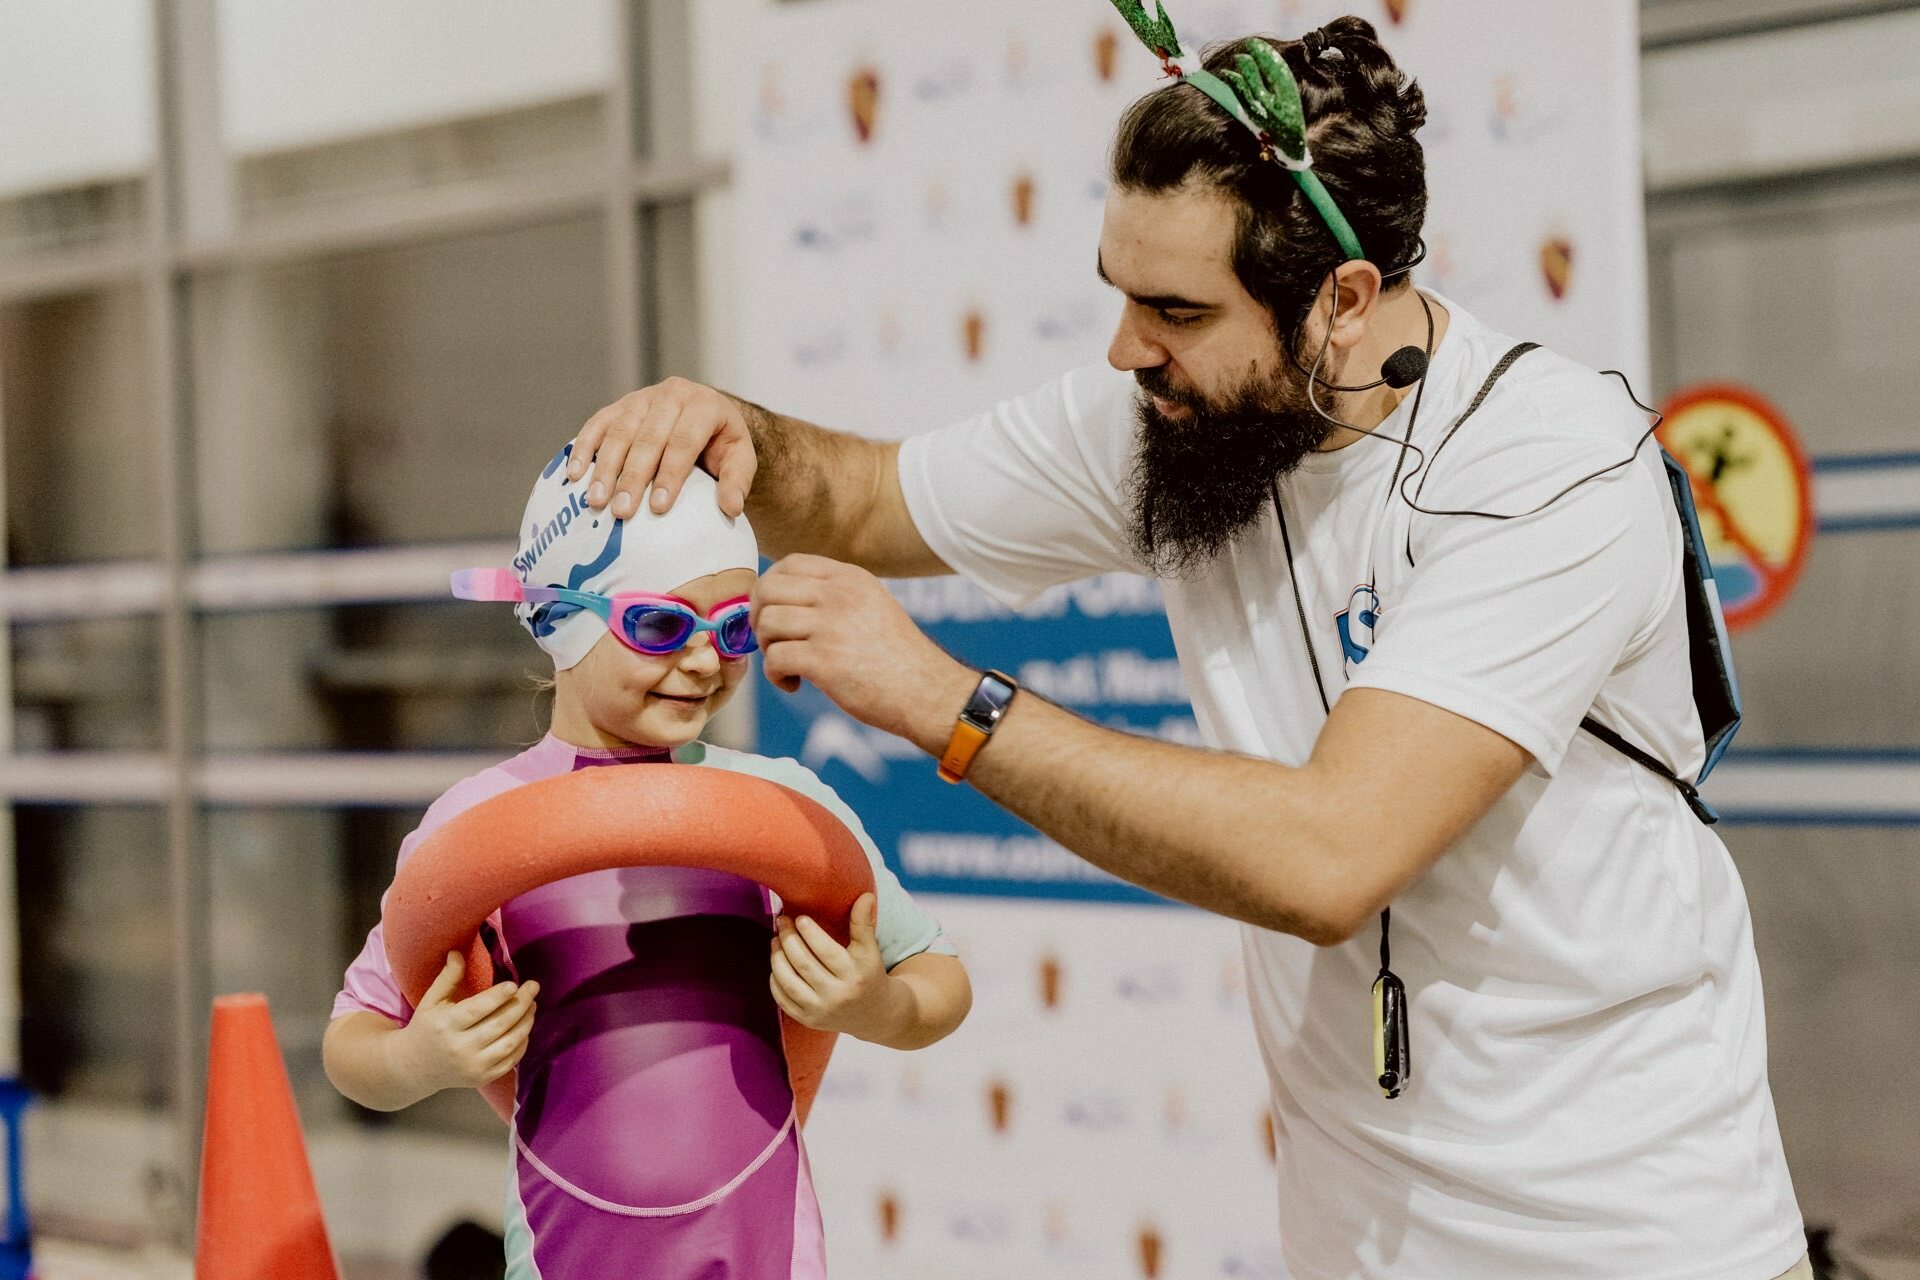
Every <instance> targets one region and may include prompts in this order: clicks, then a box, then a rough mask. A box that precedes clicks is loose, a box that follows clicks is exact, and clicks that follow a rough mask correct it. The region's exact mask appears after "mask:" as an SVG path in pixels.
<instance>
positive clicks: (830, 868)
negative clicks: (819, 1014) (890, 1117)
mask: <svg viewBox="0 0 1920 1280" xmlns="http://www.w3.org/2000/svg"><path fill="white" fill-rule="evenodd" d="M645 866H675V867H700V868H705V869H708V870H713V871H726V872H731V873H732V874H734V875H738V876H743V877H745V878H746V879H748V880H753V881H755V882H757V883H759V884H763V885H765V886H766V887H767V888H769V889H771V890H773V892H774V893H776V894H778V895H779V897H780V901H781V903H782V909H783V910H784V911H785V912H786V913H787V914H788V915H789V916H801V915H806V916H811V917H813V919H814V920H815V921H816V922H818V923H819V924H820V925H821V926H822V927H823V928H825V929H826V930H827V931H828V932H829V933H831V934H832V935H833V936H834V937H835V939H837V940H838V941H840V942H842V943H844V942H845V941H846V940H847V936H848V935H847V916H848V914H849V913H850V912H851V911H852V909H853V904H854V901H855V900H856V899H858V898H859V896H860V895H861V894H863V893H869V892H871V891H872V890H873V868H872V866H871V865H870V864H869V863H868V862H867V856H866V853H865V852H864V851H863V850H862V849H861V847H860V842H859V841H858V840H856V839H855V838H854V836H853V833H852V832H851V831H849V830H847V828H846V827H845V826H844V825H843V824H842V823H841V822H840V820H839V819H838V818H835V817H834V816H833V815H832V814H831V813H829V812H827V810H826V809H824V808H822V807H821V806H820V805H818V804H816V803H815V802H814V801H812V800H809V799H807V798H806V797H805V796H803V795H801V794H800V793H798V792H796V791H792V790H789V789H788V788H786V787H783V786H781V785H779V784H778V783H775V782H769V781H767V780H766V779H765V778H757V777H753V776H751V775H748V774H742V773H729V772H726V771H724V770H721V769H706V768H699V767H696V766H692V765H636V766H629V767H626V768H619V769H582V770H580V771H579V772H577V773H569V774H563V775H561V776H559V777H556V778H546V779H542V780H541V781H538V782H529V783H527V784H526V785H524V786H520V787H515V788H514V789H513V790H511V791H508V792H505V793H503V794H501V795H498V796H495V797H494V798H493V799H491V800H488V801H485V802H484V803H481V804H478V805H475V806H474V807H473V808H471V809H468V810H467V811H466V812H464V813H462V814H460V815H458V816H457V817H455V818H453V819H452V820H450V821H449V822H447V824H446V825H445V826H443V827H441V828H440V829H439V830H437V831H435V832H434V833H433V834H432V835H430V836H428V837H427V838H426V839H425V840H423V841H422V842H421V843H420V847H419V848H418V849H416V850H415V851H414V854H413V856H412V857H411V858H409V859H408V860H407V862H406V865H405V866H403V867H401V868H400V872H399V874H398V875H397V876H395V878H394V882H393V887H392V888H391V889H389V890H388V891H387V901H386V907H385V910H384V913H383V915H382V926H383V931H384V933H385V936H386V944H387V958H388V962H389V963H390V964H391V965H392V966H393V972H394V976H395V977H397V978H398V979H399V980H400V987H401V990H402V991H404V992H405V993H406V996H407V1000H408V1001H409V1003H412V1004H414V1005H418V1004H419V1002H420V998H421V997H422V996H424V995H425V994H426V991H427V988H428V987H429V986H431V985H432V984H433V979H434V977H435V976H436V975H438V974H439V972H440V970H441V968H442V967H443V966H444V965H445V964H446V961H447V953H448V952H449V951H460V952H464V953H465V955H466V959H467V970H466V978H465V980H464V982H463V983H462V985H461V989H460V991H459V998H465V997H467V996H470V995H474V994H476V993H478V992H480V991H484V990H485V989H486V988H487V987H489V986H491V985H492V984H493V981H494V977H493V959H492V957H491V956H490V955H488V953H487V949H486V946H485V945H484V944H483V943H482V942H481V940H480V933H479V930H480V925H481V924H482V923H483V922H484V921H485V920H486V918H487V917H488V916H489V915H491V914H492V913H493V911H494V910H495V908H497V907H499V906H500V905H501V904H502V903H504V902H506V901H508V900H509V899H511V898H515V897H518V896H519V895H520V894H523V893H525V892H527V891H528V890H530V889H535V888H538V887H539V886H541V885H544V884H551V883H552V882H553V881H555V880H563V879H565V878H566V877H568V876H576V875H582V874H584V873H586V872H589V871H602V870H606V869H608V868H612V867H645ZM780 1032H781V1040H782V1042H783V1044H784V1045H785V1047H786V1054H787V1074H788V1077H789V1079H790V1080H791V1081H792V1083H793V1097H794V1104H795V1107H796V1109H797V1110H798V1112H799V1115H800V1118H801V1119H802V1120H803V1121H804V1120H805V1119H806V1115H807V1112H808V1110H809V1109H810V1108H811V1106H812V1104H813V1098H814V1095H815V1093H817V1092H818V1091H819V1088H820V1077H821V1076H822V1075H823V1074H824V1073H825V1072H826V1069H827V1059H828V1058H829V1057H830V1056H831V1055H832V1053H833V1042H834V1039H835V1033H834V1032H831V1031H814V1030H812V1029H810V1028H807V1027H803V1026H801V1025H800V1024H799V1023H797V1022H794V1021H793V1020H792V1019H790V1018H788V1017H787V1016H786V1015H785V1014H784V1013H783V1014H781V1016H780ZM481 1092H482V1093H484V1094H485V1095H486V1098H487V1101H488V1102H490V1103H492V1104H493V1109H494V1110H495V1111H497V1112H499V1113H500V1115H501V1117H502V1118H503V1119H505V1118H508V1117H511V1116H512V1114H513V1098H514V1077H513V1076H512V1075H511V1074H509V1075H507V1076H504V1077H502V1078H501V1079H499V1080H496V1081H494V1082H493V1083H492V1084H490V1085H488V1086H486V1087H485V1088H484V1089H482V1090H481Z"/></svg>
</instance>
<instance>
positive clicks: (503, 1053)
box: [393, 951, 540, 1090]
mask: <svg viewBox="0 0 1920 1280" xmlns="http://www.w3.org/2000/svg"><path fill="white" fill-rule="evenodd" d="M465 973H466V961H465V959H464V958H463V957H462V956H461V955H460V953H459V952H457V951H450V952H448V953H447V963H446V966H445V967H444V968H442V969H441V970H440V976H439V977H437V978H435V979H434V980H433V985H432V986H431V987H428V988H427V993H426V994H425V995H424V996H422V997H420V1007H419V1008H417V1009H415V1010H414V1012H413V1020H412V1021H411V1022H409V1023H408V1024H407V1025H406V1026H405V1027H403V1028H402V1029H401V1030H400V1031H399V1032H398V1033H397V1034H396V1035H395V1037H394V1040H395V1043H394V1046H393V1051H394V1053H395V1055H396V1058H395V1062H394V1068H395V1072H396V1074H397V1075H400V1076H403V1077H404V1078H406V1079H407V1080H409V1081H411V1082H413V1083H414V1084H416V1085H418V1086H419V1087H421V1088H425V1089H429V1090H436V1089H454V1088H462V1087H472V1088H478V1087H479V1086H480V1085H483V1084H488V1083H491V1082H492V1081H494V1080H498V1079H499V1078H500V1077H501V1076H504V1075H505V1074H507V1072H509V1071H511V1070H513V1069H514V1067H516V1066H518V1065H519V1062H520V1059H521V1057H522V1056H523V1055H524V1054H525V1053H526V1051H527V1037H528V1036H529V1035H530V1034H531V1033H532V1031H533V1014H534V998H535V997H536V996H538V995H539V994H540V984H539V983H537V982H528V983H524V984H522V983H513V982H496V983H495V984H494V985H493V986H491V987H488V988H487V989H486V990H485V991H482V992H480V993H479V994H478V995H472V996H468V997H467V998H466V999H465V1000H456V999H454V993H455V992H457V991H458V990H459V987H460V979H461V978H462V977H463V976H464V975H465Z"/></svg>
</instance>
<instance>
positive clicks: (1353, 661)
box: [1333, 583, 1380, 675]
mask: <svg viewBox="0 0 1920 1280" xmlns="http://www.w3.org/2000/svg"><path fill="white" fill-rule="evenodd" d="M1379 621H1380V594H1379V593H1378V592H1377V591H1375V590H1374V589H1373V588H1372V587H1371V586H1369V585H1368V584H1366V583H1361V584H1360V585H1359V586H1357V587H1355V588H1354V589H1353V594H1352V595H1350V596H1348V597H1347V607H1346V608H1344V609H1342V610H1341V611H1340V612H1339V613H1337V614H1335V615H1334V616H1333V622H1334V625H1335V626H1336V627H1338V628H1339V629H1340V652H1341V653H1343V654H1345V655H1346V671H1347V674H1348V675H1352V674H1353V669H1354V667H1356V666H1358V665H1359V664H1360V663H1362V662H1365V661H1366V660H1367V655H1368V654H1369V653H1371V652H1373V628H1374V626H1375V625H1376V624H1377V623H1378V622H1379Z"/></svg>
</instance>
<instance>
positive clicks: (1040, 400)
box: [900, 369, 1140, 609]
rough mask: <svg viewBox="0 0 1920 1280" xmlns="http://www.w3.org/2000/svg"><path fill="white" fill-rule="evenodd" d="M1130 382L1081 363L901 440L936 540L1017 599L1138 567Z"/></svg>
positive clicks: (1009, 599) (916, 498) (979, 577)
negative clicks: (1129, 484) (1130, 495)
mask: <svg viewBox="0 0 1920 1280" xmlns="http://www.w3.org/2000/svg"><path fill="white" fill-rule="evenodd" d="M1132 387H1133V383H1132V381H1131V380H1130V379H1128V378H1127V377H1126V376H1125V375H1124V374H1117V373H1114V372H1113V371H1112V370H1108V369H1083V370H1078V371H1075V372H1073V373H1070V374H1067V375H1066V376H1065V377H1062V378H1059V379H1057V380H1055V381H1053V382H1050V383H1048V384H1047V385H1046V386H1043V387H1041V388H1040V389H1039V390H1037V391H1034V392H1031V393H1029V394H1027V395H1024V396H1019V397H1017V398H1015V399H1011V400H1003V401H1001V402H1000V403H999V404H997V405H995V406H994V407H993V408H991V409H989V410H988V411H987V412H985V413H983V414H981V415H980V416H979V417H977V418H971V419H968V420H967V421H965V422H960V423H956V424H954V425H953V426H950V427H946V428H943V429H941V430H938V431H933V432H929V433H927V434H925V435H921V436H914V437H911V438H909V439H908V440H906V441H905V442H904V443H902V445H901V447H900V487H901V491H902V493H903V494H904V495H905V497H906V502H907V510H908V512H909V514H911V515H912V517H913V522H914V525H915V526H916V527H917V528H918V529H919V531H920V536H921V537H922V538H924V539H926V543H927V545H928V546H929V547H930V548H932V550H933V551H934V553H935V554H936V555H938V556H939V557H940V558H941V559H942V560H944V561H946V563H947V564H948V565H950V566H951V567H952V568H954V569H955V570H957V571H958V572H960V573H963V574H965V575H966V576H967V577H969V578H971V579H973V580H974V581H975V582H977V583H978V584H979V585H980V586H981V587H982V588H984V589H985V590H986V591H987V592H988V594H990V595H992V596H993V597H994V598H995V599H997V600H999V601H1000V602H1001V603H1002V604H1005V605H1008V606H1009V607H1011V608H1015V609H1019V608H1024V607H1025V606H1026V605H1028V604H1030V603H1032V601H1033V599H1034V598H1035V597H1036V596H1038V595H1039V594H1040V593H1041V592H1043V591H1045V590H1046V589H1047V588H1049V587H1053V586H1058V585H1059V584H1061V583H1063V582H1072V581H1074V580H1075V579H1078V578H1085V577H1089V576H1091V575H1093V574H1099V573H1137V572H1139V571H1140V566H1139V564H1138V561H1137V560H1136V558H1135V556H1134V555H1133V553H1132V551H1131V550H1130V545H1131V544H1130V540H1129V537H1128V533H1127V517H1126V512H1125V507H1124V504H1123V501H1122V496H1121V495H1122V489H1123V487H1124V483H1125V478H1126V474H1127V467H1128V464H1129V459H1130V457H1131V450H1132V441H1133V429H1132V422H1133V417H1132Z"/></svg>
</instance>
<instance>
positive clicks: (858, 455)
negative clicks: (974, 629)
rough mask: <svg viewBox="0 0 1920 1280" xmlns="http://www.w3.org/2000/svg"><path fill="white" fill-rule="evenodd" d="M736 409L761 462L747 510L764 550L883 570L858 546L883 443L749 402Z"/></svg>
mask: <svg viewBox="0 0 1920 1280" xmlns="http://www.w3.org/2000/svg"><path fill="white" fill-rule="evenodd" d="M735 399H736V400H738V399H739V397H737V396H736V397H735ZM740 407H741V410H742V411H743V412H744V413H745V415H746V419H747V426H748V429H749V430H750V431H751V432H752V434H753V451H754V456H755V457H756V458H757V459H758V461H759V468H758V470H757V471H756V473H755V476H754V482H753V490H752V492H751V493H749V494H748V496H747V515H748V517H749V518H750V519H751V520H752V521H753V529H754V533H755V534H756V535H757V536H758V537H759V539H760V549H761V551H763V552H765V553H766V554H768V555H770V556H772V557H774V558H776V559H777V558H779V557H780V556H784V555H790V554H792V553H794V552H802V551H803V552H807V553H810V554H813V555H822V556H831V557H833V558H834V559H835V560H844V561H846V562H847V563H848V564H858V565H861V566H862V567H863V568H867V569H869V570H872V571H873V572H875V573H884V572H886V570H884V569H881V568H878V567H876V566H874V565H872V564H868V563H867V562H866V561H865V559H863V557H862V552H863V551H864V550H865V548H863V547H862V546H861V541H862V538H861V534H862V531H863V527H864V525H865V515H866V511H867V510H868V509H869V508H870V507H871V506H872V504H873V497H874V491H875V488H876V486H877V484H878V480H879V475H878V473H879V470H880V468H881V467H882V466H884V465H886V464H888V463H890V462H891V461H892V459H891V455H890V453H888V452H885V451H884V446H883V445H881V444H880V443H879V442H877V441H873V440H868V439H865V438H863V437H860V436H856V435H851V434H848V433H846V432H842V431H832V430H829V429H828V428H826V427H820V426H815V425H814V424H813V423H811V422H803V421H801V420H800V419H798V418H789V417H787V416H786V415H785V414H778V413H774V412H773V411H772V410H770V409H766V408H764V407H762V406H760V405H757V404H753V403H751V402H749V401H745V400H740Z"/></svg>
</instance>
